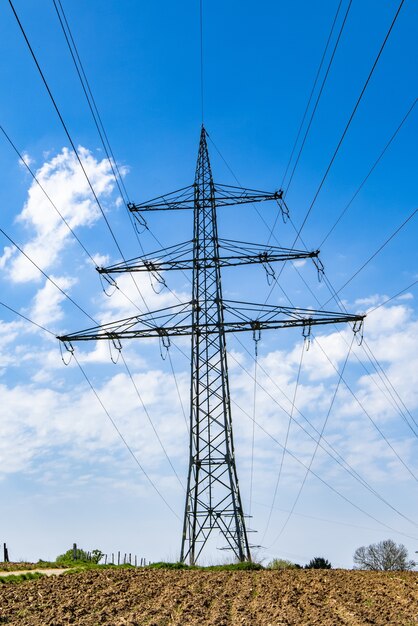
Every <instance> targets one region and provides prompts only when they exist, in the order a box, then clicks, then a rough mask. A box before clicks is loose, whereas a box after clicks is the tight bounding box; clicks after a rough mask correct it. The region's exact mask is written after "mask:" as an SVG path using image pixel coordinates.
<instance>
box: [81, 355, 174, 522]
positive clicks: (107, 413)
mask: <svg viewBox="0 0 418 626" xmlns="http://www.w3.org/2000/svg"><path fill="white" fill-rule="evenodd" d="M73 357H74V359H75V361H76V363H77V365H78V367H79V369H80V371H81V373H82V374H83V376H84V379H85V380H86V382H87V384H88V386H89V387H90V389H91V390H92V392H93V393H94V395H95V397H96V399H97V401H98V402H99V404H100V406H101V407H102V409H103V411H104V412H105V413H106V416H107V418H108V419H109V421H110V423H111V424H112V426H113V428H114V429H115V430H116V432H117V434H118V435H119V437H120V439H121V440H122V442H123V444H124V446H125V447H126V449H127V450H128V452H129V454H130V455H131V457H132V458H133V460H134V461H135V463H136V464H137V465H138V467H139V469H140V470H141V471H142V473H143V474H144V476H145V477H146V479H147V480H148V482H149V483H150V485H151V487H152V488H153V489H154V491H155V492H156V493H157V494H158V495H159V497H160V498H161V500H162V501H163V502H164V503H165V505H166V506H167V507H168V508H169V509H170V511H171V512H172V513H173V515H175V517H176V518H177V519H178V520H180V517H179V516H178V515H177V513H176V512H175V510H174V509H173V508H172V507H171V505H170V504H169V502H168V501H167V500H166V499H165V497H164V496H163V494H162V493H161V491H160V490H159V489H158V487H157V485H156V484H155V483H154V481H153V480H152V478H151V477H150V475H149V474H148V473H147V472H146V470H145V469H144V467H143V465H142V464H141V463H140V461H139V460H138V457H137V456H136V454H135V453H134V451H133V450H132V448H131V446H130V445H129V444H128V442H127V441H126V439H125V437H124V436H123V434H122V432H121V431H120V429H119V427H118V425H117V424H116V422H115V421H114V419H113V418H112V416H111V415H110V413H109V411H108V410H107V409H106V407H105V405H104V404H103V402H102V400H101V398H100V396H99V394H98V393H97V391H96V390H95V388H94V387H93V384H92V383H91V381H90V379H89V378H88V376H87V374H86V372H85V370H84V369H83V367H82V366H81V363H80V362H79V361H78V359H77V357H76V356H75V354H73Z"/></svg>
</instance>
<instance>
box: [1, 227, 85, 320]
mask: <svg viewBox="0 0 418 626" xmlns="http://www.w3.org/2000/svg"><path fill="white" fill-rule="evenodd" d="M0 233H2V235H4V237H6V239H8V241H10V243H11V244H13V245H14V246H15V248H17V250H19V252H20V253H21V254H23V256H24V257H25V258H26V259H27V260H28V261H29V262H30V263H32V265H33V266H34V267H36V269H37V270H38V271H39V272H40V273H41V274H42V275H43V276H44V277H45V278H46V279H47V280H48V281H49V282H50V283H51V284H52V285H54V287H55V288H56V289H58V291H60V292H61V293H62V295H63V296H65V297H66V298H67V300H69V301H70V302H72V304H74V306H75V307H77V309H78V310H79V311H81V312H82V313H84V315H86V316H87V317H88V318H89V319H90V320H91V321H92V322H93V323H94V324H97V322H96V320H95V319H94V318H93V317H92V316H91V315H90V314H89V313H87V311H86V310H85V309H83V307H81V306H80V305H79V304H77V302H76V301H75V300H74V299H73V298H72V297H71V296H69V295H68V293H66V292H65V291H64V290H63V289H62V288H61V287H60V286H59V285H58V284H57V283H56V282H55V280H53V279H52V278H51V277H50V276H48V274H47V273H46V272H44V270H43V269H41V268H40V267H39V265H37V264H36V263H35V261H33V260H32V259H31V258H30V256H28V255H27V254H26V252H25V251H24V250H23V249H22V248H21V247H20V246H19V245H18V244H17V243H16V242H15V241H14V240H13V239H12V238H11V237H9V235H8V234H7V233H6V232H5V231H4V230H3V229H2V228H0Z"/></svg>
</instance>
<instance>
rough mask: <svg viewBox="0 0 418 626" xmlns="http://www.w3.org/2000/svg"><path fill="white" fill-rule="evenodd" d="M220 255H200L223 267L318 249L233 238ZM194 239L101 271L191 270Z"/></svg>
mask: <svg viewBox="0 0 418 626" xmlns="http://www.w3.org/2000/svg"><path fill="white" fill-rule="evenodd" d="M218 250H219V252H220V253H221V254H220V255H219V256H208V257H201V258H199V261H198V262H199V263H200V264H204V265H205V267H206V268H208V269H210V268H212V267H214V266H215V263H217V264H219V265H220V266H221V267H233V266H236V265H249V264H253V263H261V264H264V265H267V264H270V263H274V262H277V261H284V262H285V261H294V260H297V259H312V258H318V256H319V250H314V251H312V252H305V251H303V250H296V249H294V248H293V249H290V248H281V247H277V246H270V245H268V246H266V245H263V244H257V243H249V242H246V241H234V240H232V239H219V247H218ZM192 253H193V241H186V242H184V243H181V244H178V245H176V246H170V247H169V248H164V249H161V250H157V251H155V252H150V253H149V254H146V255H143V256H140V257H136V258H134V259H130V260H128V261H126V262H122V263H116V264H114V265H110V266H109V267H98V268H97V271H98V272H99V273H100V274H122V273H124V272H163V271H167V270H192V269H193V267H194V263H195V261H194V260H193V254H192Z"/></svg>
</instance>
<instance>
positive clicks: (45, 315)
mask: <svg viewBox="0 0 418 626" xmlns="http://www.w3.org/2000/svg"><path fill="white" fill-rule="evenodd" d="M50 278H51V279H52V280H53V281H54V282H55V283H56V285H58V287H60V288H61V289H62V290H63V291H64V292H68V290H69V289H70V288H71V287H72V286H73V285H74V284H75V283H76V282H77V281H76V279H75V278H69V277H63V276H61V277H59V276H57V277H55V276H52V275H51V276H50ZM63 300H65V295H64V294H63V293H61V292H60V291H59V290H58V289H57V287H55V286H54V285H53V284H52V283H51V282H50V281H47V280H46V281H45V284H44V286H43V287H42V288H41V289H39V290H38V292H37V293H36V295H35V297H34V299H33V305H32V307H31V309H30V311H29V315H28V317H29V318H30V319H32V320H33V321H34V322H37V323H38V324H41V325H42V326H46V327H49V325H50V324H52V323H53V322H56V321H58V320H60V319H62V318H63V311H62V309H61V307H60V303H61V302H62V301H63Z"/></svg>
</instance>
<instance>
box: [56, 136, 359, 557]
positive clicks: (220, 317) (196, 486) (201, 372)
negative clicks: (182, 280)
mask: <svg viewBox="0 0 418 626" xmlns="http://www.w3.org/2000/svg"><path fill="white" fill-rule="evenodd" d="M206 136H207V133H206V130H205V128H204V127H203V126H202V129H201V133H200V142H199V152H198V158H197V166H196V173H195V180H194V183H193V184H192V185H189V186H187V187H183V188H182V189H179V190H177V191H174V192H172V193H168V194H165V195H164V196H159V197H157V198H154V199H153V200H150V201H149V202H145V203H142V204H129V205H128V208H129V209H130V211H132V213H133V214H134V215H135V216H136V217H137V218H138V220H139V221H140V223H143V222H144V218H143V217H142V215H141V214H142V213H144V212H147V211H165V210H172V211H177V210H187V209H188V210H193V216H194V228H193V239H192V240H191V241H186V242H183V243H180V244H178V245H175V246H171V247H169V248H165V249H162V250H158V251H156V252H152V253H149V254H147V255H144V256H142V257H137V258H135V259H132V260H130V261H127V262H123V263H117V264H115V265H112V266H110V267H107V268H103V267H101V268H97V270H98V272H99V273H100V274H103V275H105V277H106V275H110V274H118V273H125V272H148V273H151V274H152V275H153V276H154V277H156V278H157V279H159V280H160V282H162V283H163V284H164V282H165V281H164V279H163V278H162V276H161V272H163V271H170V270H191V271H192V299H191V301H190V302H186V303H184V304H179V305H175V306H171V307H166V308H164V309H160V310H157V311H153V312H148V313H144V314H141V315H136V316H134V317H129V318H126V319H123V320H118V321H116V322H110V323H108V324H102V325H100V326H96V327H94V328H89V329H87V330H84V331H81V332H79V333H72V334H69V335H64V336H61V337H58V339H60V340H61V341H62V342H64V343H65V344H66V345H67V347H68V348H69V349H70V350H72V346H71V342H73V341H90V340H107V341H112V342H114V343H115V342H116V345H117V346H119V342H120V341H121V340H122V339H132V338H141V337H158V338H159V339H160V340H162V341H163V342H164V343H165V345H166V346H167V347H168V346H169V342H170V337H173V336H184V335H189V336H191V385H190V448H189V450H190V456H189V471H188V480H187V491H186V503H185V510H184V523H183V535H182V543H181V556H180V558H181V561H186V560H188V561H189V562H190V564H194V563H195V562H196V561H197V559H198V558H199V556H200V555H201V553H202V551H203V549H204V548H205V545H206V544H207V542H208V540H209V537H210V536H211V535H212V533H213V532H214V531H219V532H220V533H221V535H222V536H223V538H224V540H225V541H226V546H224V547H225V548H228V549H230V550H231V551H232V553H233V554H234V556H235V558H237V559H238V560H239V561H245V560H251V554H250V546H249V543H248V538H247V530H246V526H245V517H244V512H243V507H242V502H241V496H240V492H239V486H238V478H237V470H236V465H235V454H234V444H233V435H232V420H231V404H230V393H229V382H228V363H227V352H226V339H225V335H226V333H227V332H241V331H252V332H253V333H260V332H261V331H262V330H264V329H274V328H288V327H301V328H302V329H303V333H304V336H307V335H308V334H309V333H310V329H311V327H312V326H314V325H318V324H335V323H341V322H353V324H354V326H353V330H354V331H355V332H357V330H358V328H359V325H360V324H361V323H362V320H363V316H358V315H350V314H341V313H334V312H329V311H315V310H312V309H301V308H293V307H283V306H274V305H266V304H264V305H261V304H253V303H246V302H236V301H230V300H225V299H224V298H223V296H222V286H221V268H222V267H231V266H237V265H248V264H253V263H258V264H262V265H263V266H264V267H265V268H266V270H267V271H270V269H271V265H270V264H271V263H272V262H277V261H287V260H293V259H302V258H312V259H313V261H314V263H315V264H316V265H317V267H319V265H318V263H320V262H319V261H318V254H319V251H314V252H304V251H301V250H295V249H287V248H280V247H276V246H271V245H268V246H265V245H261V244H256V243H248V242H239V241H234V240H229V239H221V238H219V236H218V230H217V219H216V211H217V207H224V206H231V205H237V204H248V203H254V202H262V201H275V202H276V203H277V204H278V206H279V210H280V211H281V212H282V214H283V215H285V214H286V212H287V207H286V205H285V204H284V201H283V199H282V192H281V191H276V192H266V191H259V190H254V189H245V188H241V187H236V186H231V185H222V184H218V183H215V182H214V180H213V177H212V171H211V165H210V160H209V153H208V147H207V140H206Z"/></svg>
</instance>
